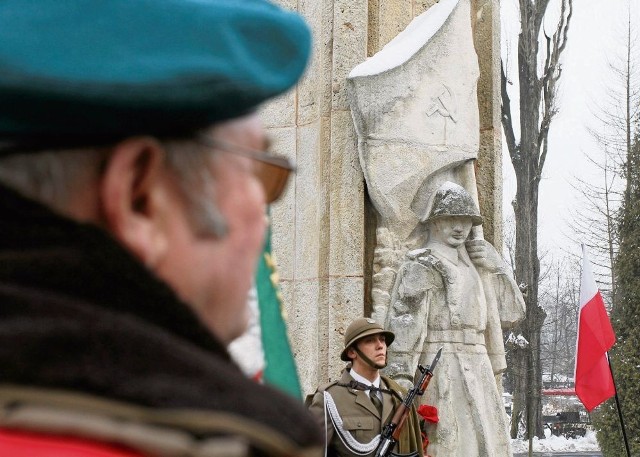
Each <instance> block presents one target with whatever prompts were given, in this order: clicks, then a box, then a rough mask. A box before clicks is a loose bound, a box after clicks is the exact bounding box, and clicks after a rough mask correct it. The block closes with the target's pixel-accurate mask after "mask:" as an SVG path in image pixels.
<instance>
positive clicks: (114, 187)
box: [99, 137, 168, 267]
mask: <svg viewBox="0 0 640 457" xmlns="http://www.w3.org/2000/svg"><path fill="white" fill-rule="evenodd" d="M163 166H164V148H163V147H162V145H161V144H160V143H159V142H158V141H157V140H155V139H153V138H151V137H134V138H128V139H126V140H124V141H122V142H121V143H119V144H118V145H116V146H115V147H114V148H113V151H112V153H111V155H110V157H109V160H108V162H107V165H106V167H105V170H104V173H103V177H102V180H101V182H100V189H99V192H100V200H101V206H102V208H101V209H102V213H103V218H104V220H105V223H106V225H107V228H108V230H109V231H110V232H111V233H112V234H113V236H114V237H115V238H116V239H118V240H119V241H120V242H121V243H122V244H123V245H124V246H125V247H126V248H128V249H129V250H130V251H131V252H133V254H134V255H135V256H136V257H138V258H139V259H140V261H141V262H142V263H144V264H145V265H147V266H148V267H151V266H153V265H155V264H156V263H157V262H158V260H159V259H160V258H162V256H163V255H164V253H165V252H166V249H167V245H168V239H167V235H166V233H165V230H164V228H165V224H164V223H163V217H162V215H163V214H166V211H165V210H166V208H164V207H163V205H167V204H168V201H167V198H166V197H167V192H168V189H167V187H166V186H167V180H166V176H165V175H164V173H163Z"/></svg>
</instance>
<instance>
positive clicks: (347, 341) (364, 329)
mask: <svg viewBox="0 0 640 457" xmlns="http://www.w3.org/2000/svg"><path fill="white" fill-rule="evenodd" d="M378 333H383V334H384V336H385V342H386V343H387V347H389V346H391V343H393V340H394V339H395V338H396V336H395V335H394V334H393V332H390V331H388V330H385V329H384V328H383V327H382V325H380V324H379V323H377V322H376V321H375V320H374V319H371V318H370V317H359V318H358V319H356V320H354V321H353V322H352V323H351V324H349V327H347V331H346V332H345V334H344V349H343V350H342V353H341V354H340V359H341V360H344V361H345V362H348V361H349V357H347V349H349V348H350V347H351V345H353V343H355V342H356V341H358V340H359V339H360V338H364V337H365V336H369V335H375V334H378Z"/></svg>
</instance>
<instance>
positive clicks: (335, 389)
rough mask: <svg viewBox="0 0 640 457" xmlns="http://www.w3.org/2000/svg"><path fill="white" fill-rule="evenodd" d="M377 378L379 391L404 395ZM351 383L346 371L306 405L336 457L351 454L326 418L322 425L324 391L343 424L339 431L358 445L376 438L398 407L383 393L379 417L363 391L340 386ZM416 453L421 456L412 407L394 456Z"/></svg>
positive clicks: (386, 380)
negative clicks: (324, 429) (328, 395)
mask: <svg viewBox="0 0 640 457" xmlns="http://www.w3.org/2000/svg"><path fill="white" fill-rule="evenodd" d="M381 378H382V383H381V386H380V387H381V388H382V387H386V388H388V389H391V390H394V391H395V392H397V393H398V395H399V396H400V397H401V398H403V397H404V395H406V391H405V390H404V389H403V388H402V387H400V385H399V384H397V383H396V382H395V381H393V380H392V379H390V378H388V377H386V376H382V377H381ZM353 380H354V379H353V378H352V377H351V375H350V374H349V371H348V370H347V369H345V370H344V371H343V372H342V376H341V378H340V380H339V381H337V382H332V383H329V384H328V385H326V386H321V387H319V388H318V389H317V390H316V392H315V394H314V395H313V397H312V399H311V401H310V405H309V409H310V411H311V412H312V413H313V415H314V416H315V417H316V419H317V420H319V421H320V423H321V424H323V425H324V426H325V427H326V441H327V444H328V445H329V446H330V447H331V448H332V449H333V452H335V454H336V455H337V456H340V457H350V456H353V455H355V454H353V453H352V452H350V451H349V449H348V448H347V447H346V446H345V445H344V443H343V442H342V441H341V439H340V437H339V436H338V435H337V432H336V431H335V428H334V426H333V424H332V423H331V419H329V417H328V415H327V416H326V424H325V406H324V392H325V391H327V392H329V393H330V394H331V397H332V398H333V400H334V402H335V404H336V407H337V409H338V412H339V414H340V417H341V418H342V421H343V428H344V429H345V430H346V431H348V432H349V433H350V434H351V435H352V436H353V437H354V438H355V439H356V440H357V441H359V442H360V443H368V442H370V441H371V440H372V439H373V438H375V436H376V435H379V434H380V433H381V432H382V427H383V425H385V424H387V423H388V422H389V421H390V420H391V418H392V417H393V413H394V411H395V409H396V408H397V407H398V406H399V405H400V400H399V399H398V398H397V397H395V396H393V395H391V394H387V393H385V394H383V402H382V414H380V413H379V412H378V410H377V409H376V408H375V406H374V405H373V403H372V402H371V400H370V399H369V396H368V394H367V393H366V392H365V391H363V390H359V389H353V388H350V387H345V386H343V385H340V384H349V383H350V382H351V381H353ZM383 384H384V385H383ZM416 451H417V452H419V454H420V455H422V437H421V432H420V425H419V421H418V417H417V414H416V411H415V408H413V407H412V409H411V413H410V414H409V418H408V420H407V422H406V424H405V426H404V428H403V429H402V433H401V435H400V440H399V442H398V443H397V445H396V448H395V449H394V452H396V453H401V454H408V453H410V452H416Z"/></svg>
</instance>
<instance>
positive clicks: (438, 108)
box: [427, 84, 458, 122]
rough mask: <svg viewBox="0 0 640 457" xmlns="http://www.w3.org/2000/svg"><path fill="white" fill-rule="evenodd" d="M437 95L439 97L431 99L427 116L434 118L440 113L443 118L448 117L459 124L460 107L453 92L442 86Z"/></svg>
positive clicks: (435, 96)
mask: <svg viewBox="0 0 640 457" xmlns="http://www.w3.org/2000/svg"><path fill="white" fill-rule="evenodd" d="M436 93H437V95H434V96H433V97H431V103H430V104H429V107H428V108H427V116H433V114H434V113H438V114H439V115H440V116H442V117H448V118H450V119H451V120H452V121H453V122H457V120H456V117H457V114H458V113H457V111H458V109H457V108H458V106H457V103H456V100H455V96H454V95H453V93H452V92H451V90H450V89H449V88H448V87H447V86H445V85H444V84H442V87H441V88H440V90H439V91H437V92H436Z"/></svg>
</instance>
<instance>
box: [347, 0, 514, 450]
mask: <svg viewBox="0 0 640 457" xmlns="http://www.w3.org/2000/svg"><path fill="white" fill-rule="evenodd" d="M478 75H479V70H478V62H477V57H476V54H475V49H474V46H473V37H472V32H471V25H470V0H441V1H440V2H439V3H438V4H436V5H434V6H433V7H431V8H430V9H429V10H427V11H426V12H425V13H424V14H422V15H420V16H418V17H417V18H416V19H414V20H413V22H411V24H409V26H408V27H407V28H406V29H405V30H404V31H403V32H402V33H400V34H399V35H398V36H397V37H396V38H395V39H393V40H392V41H391V42H390V43H389V44H387V46H385V47H384V48H383V49H382V50H381V51H380V52H379V53H377V54H375V55H374V56H372V57H371V58H370V59H368V60H366V61H365V62H363V63H362V64H360V65H358V66H357V67H356V68H354V69H353V70H352V72H351V73H350V75H349V78H348V89H349V99H350V105H351V112H352V116H353V120H354V124H355V128H356V133H357V136H358V150H359V155H360V164H361V167H362V170H363V172H364V176H365V180H366V184H367V191H368V193H369V196H370V198H371V201H372V203H373V205H374V207H375V209H376V211H377V213H378V226H377V229H376V237H377V240H376V242H377V244H376V248H375V254H374V270H373V278H372V284H373V286H372V302H373V317H374V318H375V319H377V320H378V321H380V322H381V323H385V324H386V325H387V326H388V328H389V329H390V330H392V331H394V332H395V333H396V335H399V338H398V339H399V340H400V344H394V347H393V349H394V351H393V352H391V351H390V362H391V363H390V367H389V369H388V372H389V374H390V375H392V376H394V377H396V378H397V379H400V380H402V379H405V380H406V381H407V382H409V381H410V380H411V379H412V377H413V374H414V371H415V368H416V365H417V363H418V362H420V363H428V362H429V361H430V360H431V358H433V354H434V352H435V350H437V347H436V345H438V347H439V346H442V347H443V348H444V350H443V356H442V359H441V360H443V364H442V367H438V373H437V374H436V376H435V377H434V379H433V381H432V384H433V385H432V386H430V388H429V389H430V392H429V394H428V395H425V396H424V397H423V401H425V402H427V403H430V404H435V406H437V407H438V408H439V410H440V422H439V423H438V424H437V425H431V426H429V428H428V430H427V434H428V437H429V439H430V441H431V444H430V446H429V448H428V453H429V454H430V455H431V456H432V457H449V456H451V457H453V456H456V457H463V456H464V457H476V456H477V457H480V456H492V457H494V456H497V457H500V456H504V457H507V456H509V457H510V455H511V453H510V449H509V440H508V435H507V429H506V424H505V417H504V416H505V413H504V409H503V407H502V402H501V396H500V390H501V389H500V388H499V381H496V378H495V377H494V376H498V375H499V374H500V373H501V372H502V371H503V370H504V369H505V367H506V363H505V360H504V344H503V341H502V332H501V330H502V328H507V327H509V326H511V325H513V324H514V323H516V322H517V321H519V320H520V319H522V318H523V317H524V301H523V299H522V296H521V294H520V291H519V290H518V288H517V286H516V284H515V283H514V281H513V279H512V278H511V277H510V275H509V272H508V269H507V268H506V267H505V265H504V263H503V261H502V259H501V257H500V256H499V255H498V253H497V252H496V250H495V249H494V248H493V246H491V245H490V244H489V243H487V242H486V241H485V240H484V239H483V233H482V226H481V220H482V219H481V217H480V214H479V212H478V210H477V208H478V195H477V189H476V182H475V171H474V159H476V157H477V151H478V145H479V120H478V116H479V115H478V103H477V96H476V84H477V80H478ZM456 202H457V203H456ZM461 202H462V203H463V204H462V207H463V209H464V210H462V212H461V210H460V209H459V205H458V206H456V205H457V204H461ZM452 205H453V206H452ZM485 396H486V398H485ZM454 400H455V401H454Z"/></svg>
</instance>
